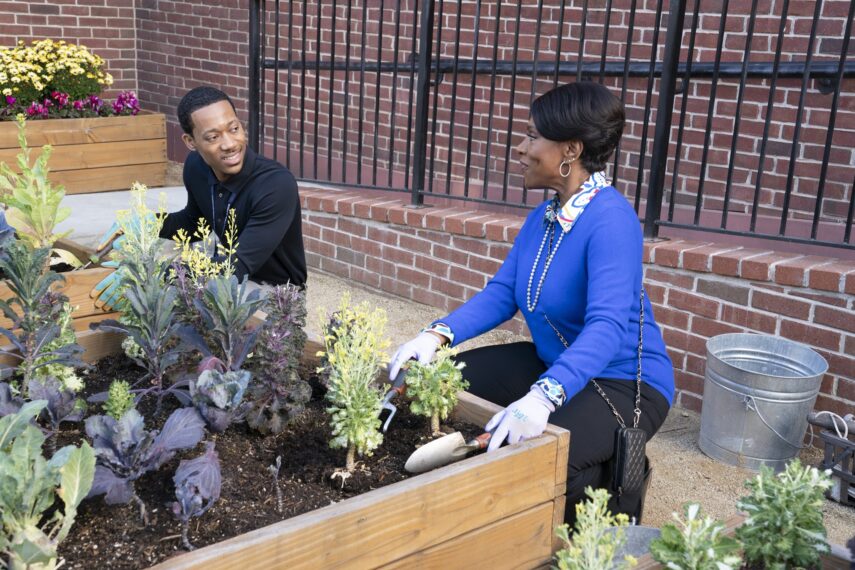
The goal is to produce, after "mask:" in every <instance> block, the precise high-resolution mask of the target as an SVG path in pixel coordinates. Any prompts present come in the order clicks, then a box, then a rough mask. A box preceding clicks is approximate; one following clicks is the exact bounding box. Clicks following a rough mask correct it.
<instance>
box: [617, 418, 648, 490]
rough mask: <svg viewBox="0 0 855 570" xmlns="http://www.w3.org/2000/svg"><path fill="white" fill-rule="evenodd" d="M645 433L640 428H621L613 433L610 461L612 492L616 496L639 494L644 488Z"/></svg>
mask: <svg viewBox="0 0 855 570" xmlns="http://www.w3.org/2000/svg"><path fill="white" fill-rule="evenodd" d="M646 444H647V432H645V431H644V430H643V429H641V428H635V427H621V428H618V429H617V431H615V454H614V458H613V460H612V465H613V473H612V490H613V491H614V492H615V493H617V494H618V495H622V494H624V493H628V494H635V493H639V492H640V491H641V489H642V487H644V474H645V455H644V447H645V445H646Z"/></svg>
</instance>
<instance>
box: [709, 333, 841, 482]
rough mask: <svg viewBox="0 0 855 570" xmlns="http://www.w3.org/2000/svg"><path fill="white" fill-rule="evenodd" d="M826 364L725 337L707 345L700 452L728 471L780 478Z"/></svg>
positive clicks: (777, 346)
mask: <svg viewBox="0 0 855 570" xmlns="http://www.w3.org/2000/svg"><path fill="white" fill-rule="evenodd" d="M826 370H828V363H827V362H826V361H825V359H824V358H823V357H821V356H820V355H819V354H817V353H816V352H815V351H813V350H811V349H810V348H808V347H807V346H805V345H803V344H800V343H797V342H793V341H790V340H786V339H783V338H778V337H773V336H766V335H758V334H744V333H732V334H723V335H719V336H716V337H713V338H711V339H710V340H709V341H707V363H706V376H705V379H704V404H703V411H702V413H701V433H700V439H699V441H698V443H699V445H700V448H701V451H703V452H704V453H705V454H707V455H709V456H710V457H712V458H713V459H718V460H720V461H723V462H725V463H729V464H731V465H739V466H741V467H746V468H748V469H752V470H755V471H756V470H759V469H760V467H761V466H762V465H768V466H769V467H772V468H773V469H775V471H780V470H782V469H783V468H784V467H785V466H786V464H787V462H788V461H789V460H790V459H792V458H793V457H795V456H796V454H797V453H798V452H799V450H800V449H801V448H802V440H803V439H804V435H805V430H806V429H807V414H808V412H810V411H811V410H812V409H813V404H814V402H815V401H816V396H817V394H818V393H819V387H820V383H821V382H822V376H823V374H825V371H826Z"/></svg>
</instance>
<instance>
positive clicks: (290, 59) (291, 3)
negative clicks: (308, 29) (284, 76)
mask: <svg viewBox="0 0 855 570" xmlns="http://www.w3.org/2000/svg"><path fill="white" fill-rule="evenodd" d="M293 31H294V0H288V81H287V85H288V98H287V99H286V100H285V165H286V166H288V168H291V96H292V94H293V93H292V89H293V87H294V85H293V81H292V80H291V72H292V71H293V70H292V67H291V63H292V62H293V61H294V50H293V45H292V42H291V38H292V36H293V35H294V33H293ZM276 61H277V62H278V61H279V57H278V56H277V58H276ZM277 67H278V66H277ZM276 71H277V73H278V71H279V70H278V69H277V70H276Z"/></svg>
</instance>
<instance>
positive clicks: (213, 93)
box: [178, 85, 237, 137]
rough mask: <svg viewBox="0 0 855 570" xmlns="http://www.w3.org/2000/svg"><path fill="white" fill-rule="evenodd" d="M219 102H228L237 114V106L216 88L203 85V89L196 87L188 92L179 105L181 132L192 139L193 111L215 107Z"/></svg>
mask: <svg viewBox="0 0 855 570" xmlns="http://www.w3.org/2000/svg"><path fill="white" fill-rule="evenodd" d="M218 101H228V102H229V105H231V106H232V110H234V111H235V112H236V113H237V110H235V104H234V103H233V102H232V100H231V99H230V98H229V96H228V95H226V94H225V93H223V92H222V91H220V90H219V89H217V88H215V87H209V86H207V85H203V86H201V87H194V88H193V89H191V90H190V91H188V92H187V94H186V95H184V97H182V98H181V102H180V103H178V123H179V124H180V125H181V130H183V131H184V132H185V133H187V134H188V135H190V136H191V137H192V136H193V120H192V119H191V118H190V115H192V114H193V111H196V110H197V109H201V108H202V107H207V106H208V105H213V104H214V103H216V102H218Z"/></svg>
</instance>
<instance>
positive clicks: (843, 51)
mask: <svg viewBox="0 0 855 570" xmlns="http://www.w3.org/2000/svg"><path fill="white" fill-rule="evenodd" d="M853 18H855V2H850V3H849V17H848V18H847V19H846V21H845V22H844V24H843V25H844V30H843V34H844V35H843V45H842V46H841V48H840V67H839V71H838V74H837V81H836V82H835V84H834V96H833V98H832V99H831V115H830V116H829V117H828V133H827V134H826V136H825V151H824V152H823V154H822V167H821V168H820V170H819V181H818V182H817V189H816V190H817V194H816V205H815V206H814V210H813V227H812V228H811V231H810V237H812V238H816V229H817V227H818V226H819V216H820V213H821V211H822V200H823V197H824V196H825V177H826V176H827V175H828V159H829V157H830V156H831V145H832V142H833V139H834V124H835V122H836V121H837V104H838V101H839V100H840V87H841V85H842V84H843V66H844V65H845V64H846V56H847V55H848V53H849V39H850V37H851V36H852V24H851V23H852V21H853Z"/></svg>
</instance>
